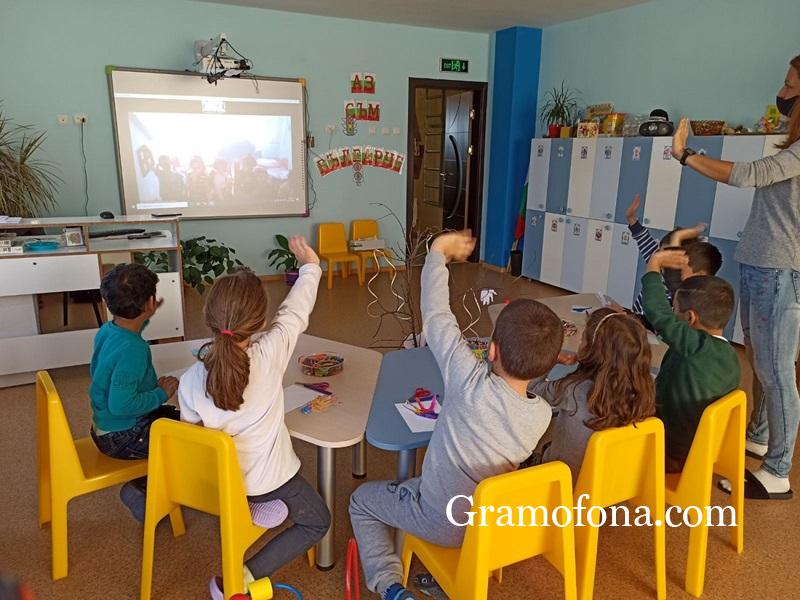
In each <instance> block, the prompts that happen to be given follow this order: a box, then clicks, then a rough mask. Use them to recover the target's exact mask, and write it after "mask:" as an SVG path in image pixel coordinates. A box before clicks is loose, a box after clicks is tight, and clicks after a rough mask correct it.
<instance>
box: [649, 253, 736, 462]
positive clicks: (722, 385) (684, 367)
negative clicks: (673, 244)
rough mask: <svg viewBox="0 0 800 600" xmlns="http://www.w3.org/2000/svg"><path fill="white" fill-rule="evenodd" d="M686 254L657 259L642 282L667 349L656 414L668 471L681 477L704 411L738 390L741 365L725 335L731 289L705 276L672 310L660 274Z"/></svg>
mask: <svg viewBox="0 0 800 600" xmlns="http://www.w3.org/2000/svg"><path fill="white" fill-rule="evenodd" d="M687 262H688V258H687V256H686V253H685V252H683V251H680V250H662V251H659V252H656V253H655V254H653V256H652V258H651V259H650V262H649V263H648V264H647V271H648V272H647V273H646V274H645V275H644V277H642V295H643V300H644V313H645V316H646V317H647V319H648V320H649V321H650V322H651V323H652V324H653V327H655V330H656V332H657V333H658V335H659V336H660V337H661V339H662V340H664V343H666V344H667V345H668V346H669V350H667V353H666V355H665V356H664V360H663V361H662V362H661V370H660V371H659V373H658V377H656V413H657V414H658V416H659V417H660V418H661V420H662V421H664V430H665V435H666V454H667V455H666V469H667V472H669V473H676V472H680V471H681V470H682V469H683V465H684V463H685V462H686V457H687V456H688V454H689V448H690V447H691V445H692V441H693V440H694V434H695V432H696V431H697V426H698V425H699V424H700V417H701V416H702V415H703V411H704V410H705V408H706V407H707V406H708V405H709V404H711V403H712V402H714V401H715V400H717V399H719V398H721V397H722V396H724V395H725V394H728V393H729V392H732V391H733V390H735V389H736V388H737V387H739V360H738V358H737V357H736V352H735V351H734V349H733V347H731V345H730V344H729V343H728V341H727V340H726V339H725V338H724V337H722V331H723V329H724V328H725V325H727V323H728V320H729V319H730V318H731V315H732V314H733V308H734V295H733V288H732V287H731V286H730V284H729V283H728V282H727V281H725V280H724V279H720V278H719V277H712V276H708V275H701V276H696V277H690V278H688V279H685V280H684V281H683V282H681V285H680V287H678V289H677V290H676V292H675V301H674V307H673V308H672V309H671V308H670V306H669V302H667V299H666V297H665V296H664V289H663V286H662V283H661V275H660V273H661V270H662V269H663V268H665V267H668V268H675V269H680V268H682V267H683V266H685V265H686V263H687Z"/></svg>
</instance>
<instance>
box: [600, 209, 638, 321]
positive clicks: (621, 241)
mask: <svg viewBox="0 0 800 600" xmlns="http://www.w3.org/2000/svg"><path fill="white" fill-rule="evenodd" d="M638 266H639V248H638V247H637V245H636V240H634V239H633V236H632V235H631V232H630V230H629V229H628V226H627V225H622V224H620V223H614V225H613V230H612V238H611V259H610V260H609V271H608V284H607V285H606V293H607V294H608V295H609V296H610V297H611V298H613V299H614V300H616V301H617V302H618V303H619V304H621V305H622V306H624V307H625V308H631V307H632V306H633V301H634V295H635V292H636V270H637V268H638Z"/></svg>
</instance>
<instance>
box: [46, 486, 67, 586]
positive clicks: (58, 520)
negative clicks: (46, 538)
mask: <svg viewBox="0 0 800 600" xmlns="http://www.w3.org/2000/svg"><path fill="white" fill-rule="evenodd" d="M68 502H69V500H68V499H67V498H62V497H59V496H54V497H53V504H52V511H53V512H52V522H51V524H50V540H51V546H52V560H53V565H52V569H53V581H55V580H57V579H62V578H64V577H66V576H67V572H68V569H69V542H68V539H67V503H68Z"/></svg>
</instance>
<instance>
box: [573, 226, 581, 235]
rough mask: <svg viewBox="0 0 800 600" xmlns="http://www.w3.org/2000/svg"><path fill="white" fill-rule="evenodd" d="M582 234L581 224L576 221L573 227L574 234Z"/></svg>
mask: <svg viewBox="0 0 800 600" xmlns="http://www.w3.org/2000/svg"><path fill="white" fill-rule="evenodd" d="M580 234H581V224H580V223H575V225H574V226H573V227H572V235H574V236H579V235H580Z"/></svg>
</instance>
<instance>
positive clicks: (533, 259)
mask: <svg viewBox="0 0 800 600" xmlns="http://www.w3.org/2000/svg"><path fill="white" fill-rule="evenodd" d="M543 243H544V212H543V211H537V210H529V211H527V213H526V214H525V245H524V247H523V250H522V274H523V275H524V276H525V277H530V278H531V279H539V276H540V275H541V272H542V244H543Z"/></svg>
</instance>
